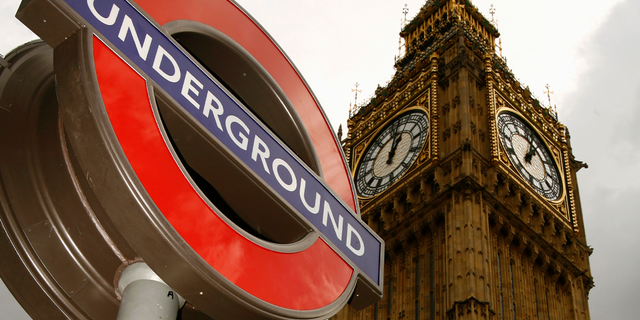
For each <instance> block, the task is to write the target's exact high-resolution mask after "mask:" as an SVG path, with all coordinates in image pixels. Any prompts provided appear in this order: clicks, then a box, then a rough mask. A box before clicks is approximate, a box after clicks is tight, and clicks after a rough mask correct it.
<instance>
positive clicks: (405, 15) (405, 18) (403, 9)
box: [402, 3, 409, 26]
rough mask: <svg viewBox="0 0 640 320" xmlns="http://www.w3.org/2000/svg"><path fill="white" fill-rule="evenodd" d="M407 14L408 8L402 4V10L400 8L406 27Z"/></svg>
mask: <svg viewBox="0 0 640 320" xmlns="http://www.w3.org/2000/svg"><path fill="white" fill-rule="evenodd" d="M407 13H409V6H407V4H406V3H405V4H404V8H402V14H404V25H405V26H406V25H407Z"/></svg>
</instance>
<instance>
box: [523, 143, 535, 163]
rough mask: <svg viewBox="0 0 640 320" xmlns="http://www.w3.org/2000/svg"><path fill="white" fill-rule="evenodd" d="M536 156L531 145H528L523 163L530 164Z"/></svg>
mask: <svg viewBox="0 0 640 320" xmlns="http://www.w3.org/2000/svg"><path fill="white" fill-rule="evenodd" d="M535 154H536V149H535V148H534V147H533V143H532V144H529V151H528V152H527V154H525V155H524V161H526V162H527V163H531V158H532V157H533V156H534V155H535Z"/></svg>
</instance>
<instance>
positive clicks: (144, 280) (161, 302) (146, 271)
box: [117, 262, 185, 320]
mask: <svg viewBox="0 0 640 320" xmlns="http://www.w3.org/2000/svg"><path fill="white" fill-rule="evenodd" d="M118 290H119V291H120V294H121V295H122V300H121V301H120V309H119V310H118V317H117V320H157V319H170V320H174V319H176V318H177V316H178V310H180V308H181V307H182V306H183V305H184V303H185V300H184V299H183V298H182V297H180V296H179V295H178V294H177V293H176V292H175V291H173V289H171V288H170V287H169V286H168V285H167V284H166V283H164V282H163V281H162V279H160V277H158V275H156V274H155V272H153V270H151V269H150V268H149V266H147V264H146V263H144V262H138V263H134V264H132V265H130V266H128V267H126V268H125V269H124V270H123V271H122V274H121V275H120V279H119V281H118Z"/></svg>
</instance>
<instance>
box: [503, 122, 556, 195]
mask: <svg viewBox="0 0 640 320" xmlns="http://www.w3.org/2000/svg"><path fill="white" fill-rule="evenodd" d="M498 131H499V132H500V141H501V142H502V145H503V146H504V148H505V150H506V151H507V155H508V156H509V160H511V163H512V164H513V166H514V167H516V168H517V169H518V171H519V173H520V175H521V176H522V178H524V180H525V181H527V182H528V183H529V185H531V186H532V187H533V188H534V189H535V190H536V191H537V192H538V193H539V194H540V195H542V196H543V197H545V198H547V199H549V200H551V201H555V200H558V199H560V196H561V195H562V183H561V180H560V174H559V173H558V167H557V166H556V164H555V162H554V160H553V158H552V157H551V153H550V152H549V150H548V149H547V147H546V146H545V145H544V144H543V143H542V140H541V139H540V137H538V135H537V134H536V132H535V131H534V130H533V129H532V128H531V127H530V126H529V125H528V124H526V123H525V122H524V121H523V120H522V119H520V118H519V117H518V116H516V115H515V114H513V113H511V112H502V113H500V114H499V115H498Z"/></svg>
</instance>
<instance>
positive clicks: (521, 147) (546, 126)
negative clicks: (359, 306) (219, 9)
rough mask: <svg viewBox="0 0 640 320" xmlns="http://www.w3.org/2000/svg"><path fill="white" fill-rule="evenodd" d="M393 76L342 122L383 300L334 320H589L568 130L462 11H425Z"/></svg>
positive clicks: (477, 20)
mask: <svg viewBox="0 0 640 320" xmlns="http://www.w3.org/2000/svg"><path fill="white" fill-rule="evenodd" d="M400 35H401V36H402V37H403V38H404V40H405V55H404V56H403V57H400V59H398V60H397V61H396V66H395V67H396V70H397V71H396V73H395V75H394V76H393V78H392V79H391V81H390V82H389V83H388V85H386V86H385V87H378V89H377V90H376V92H375V96H374V97H373V98H372V99H371V100H370V101H369V102H368V103H366V104H364V105H362V106H358V107H357V108H356V109H355V110H354V112H353V113H352V114H351V115H350V118H349V120H348V129H349V131H348V134H347V137H346V139H345V140H344V148H345V153H346V156H347V159H348V161H349V164H350V166H351V169H352V173H353V175H354V181H355V183H356V190H357V192H358V195H359V200H360V206H361V209H362V219H363V220H364V221H365V222H367V223H368V224H369V226H371V227H372V228H373V229H374V231H376V232H377V233H378V234H379V235H380V236H381V237H382V238H383V239H384V240H385V242H386V253H385V266H384V268H385V269H384V277H385V278H384V297H383V299H382V300H381V301H380V302H378V303H377V304H376V305H374V306H370V307H368V308H365V309H363V310H360V311H355V310H353V309H350V308H349V307H347V308H345V309H343V310H342V311H341V312H340V313H339V314H338V315H336V316H335V317H334V318H333V319H339V320H346V319H349V320H352V319H358V320H365V319H367V320H368V319H375V320H382V319H389V320H399V319H425V320H427V319H428V320H431V319H442V320H445V319H447V320H448V319H496V320H498V319H499V320H504V319H509V320H516V319H545V320H547V319H576V320H577V319H581V320H586V319H590V316H589V308H588V295H589V290H590V289H591V288H592V287H593V279H592V277H591V273H590V267H589V255H590V254H591V252H592V249H591V248H590V247H589V246H587V242H586V236H585V232H584V226H583V220H582V209H581V206H580V195H579V192H578V185H577V180H576V172H577V171H578V170H580V169H581V168H582V167H585V165H584V164H583V163H582V162H579V161H577V160H575V159H574V157H573V154H572V151H571V143H570V137H569V131H568V129H567V128H566V127H565V126H564V125H563V124H562V123H560V122H559V121H558V118H557V114H556V113H555V112H554V111H553V110H552V109H551V108H550V107H546V106H543V105H541V104H540V102H539V101H538V100H537V99H536V98H535V97H533V96H532V94H531V92H530V90H529V88H528V87H527V86H525V85H524V84H522V83H520V82H519V80H518V79H517V78H516V77H515V76H514V74H513V73H512V71H511V70H510V69H509V68H508V67H507V65H506V62H505V61H504V60H503V59H502V58H501V57H500V56H499V55H497V54H496V52H495V41H496V38H498V37H499V33H498V30H497V29H496V28H495V26H494V25H493V24H491V23H490V22H489V21H488V20H487V19H486V18H485V17H483V16H482V14H481V13H480V12H479V11H478V9H477V8H476V7H474V6H473V4H472V3H471V2H470V1H468V0H464V1H463V0H429V1H427V3H426V4H425V5H424V7H423V8H422V9H421V10H420V12H419V13H418V14H417V16H416V17H415V18H414V19H413V20H412V21H411V22H410V23H408V24H407V25H406V27H404V29H403V30H402V31H401V33H400Z"/></svg>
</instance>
